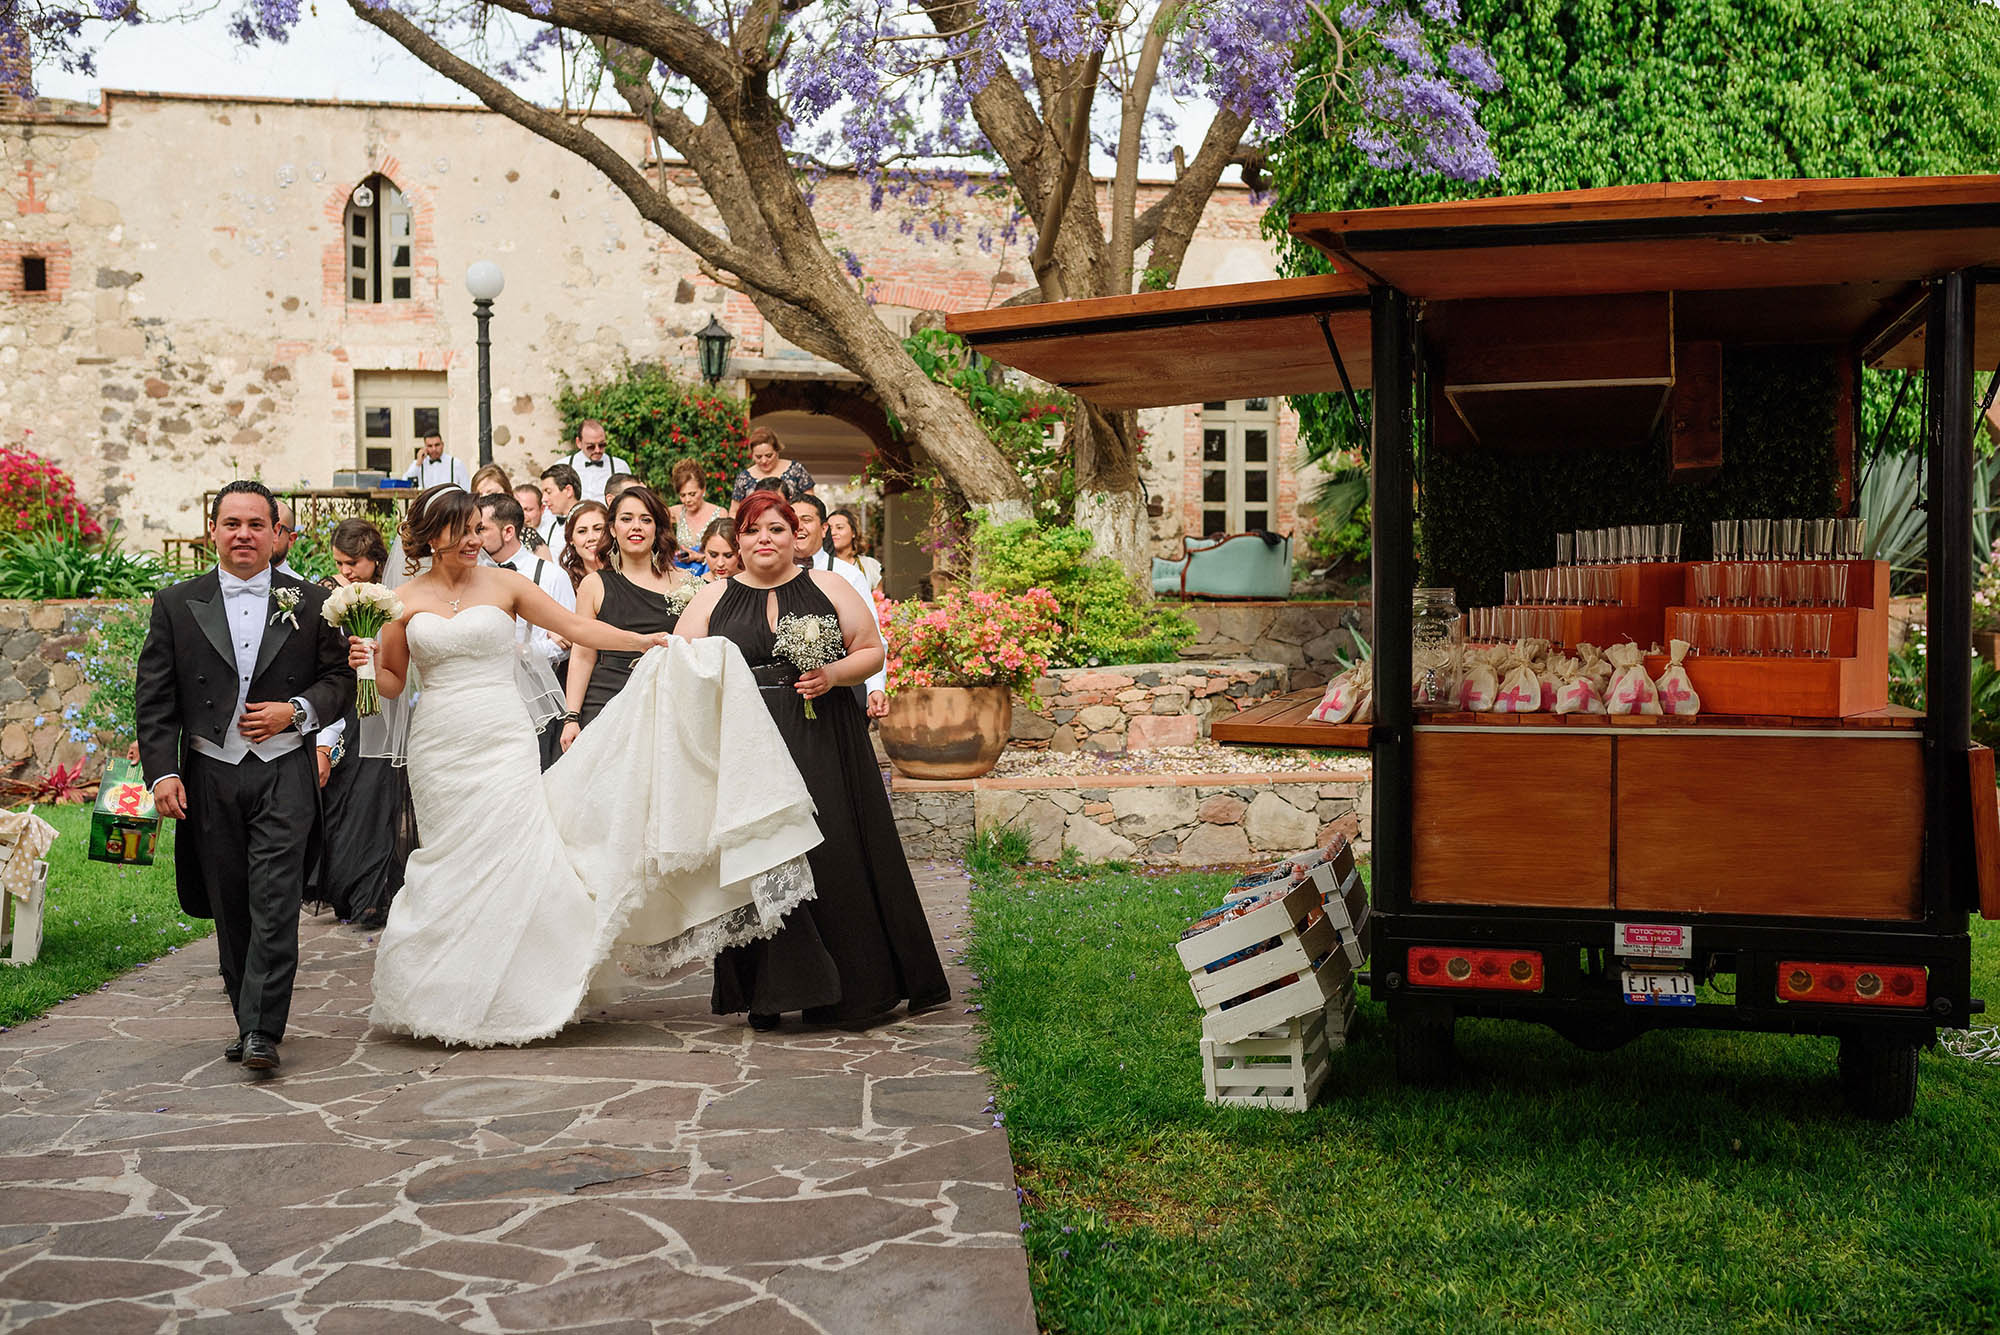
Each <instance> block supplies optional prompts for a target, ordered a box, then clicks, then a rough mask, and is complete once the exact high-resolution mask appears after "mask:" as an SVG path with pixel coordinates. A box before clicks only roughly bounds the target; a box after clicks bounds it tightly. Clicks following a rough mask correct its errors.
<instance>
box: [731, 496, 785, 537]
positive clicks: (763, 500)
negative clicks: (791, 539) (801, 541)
mask: <svg viewBox="0 0 2000 1335" xmlns="http://www.w3.org/2000/svg"><path fill="white" fill-rule="evenodd" d="M773 510H776V511H777V512H778V517H779V518H780V519H782V520H784V521H785V527H786V528H788V529H790V530H792V532H794V533H796V532H798V531H799V512H798V511H797V510H794V509H793V508H792V505H791V502H790V501H787V500H786V499H785V493H783V492H782V491H753V492H751V493H750V494H749V495H748V496H745V497H744V498H743V504H741V505H739V506H737V507H736V531H737V533H738V534H743V533H748V532H749V531H750V526H751V525H752V524H754V523H756V522H757V521H758V520H760V519H762V518H763V517H764V516H765V515H766V514H768V513H770V512H771V511H773Z"/></svg>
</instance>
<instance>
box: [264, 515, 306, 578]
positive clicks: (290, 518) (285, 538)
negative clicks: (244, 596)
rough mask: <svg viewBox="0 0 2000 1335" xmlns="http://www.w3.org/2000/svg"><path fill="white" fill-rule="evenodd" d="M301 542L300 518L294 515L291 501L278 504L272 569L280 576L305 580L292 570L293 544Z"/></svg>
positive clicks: (273, 538)
mask: <svg viewBox="0 0 2000 1335" xmlns="http://www.w3.org/2000/svg"><path fill="white" fill-rule="evenodd" d="M298 540H299V517H298V515H297V514H295V513H293V511H292V505H291V502H290V501H279V502H278V524H277V527H276V528H273V529H272V530H271V569H273V570H275V571H277V572H278V573H279V574H280V575H290V576H291V577H292V578H293V579H304V578H305V577H304V576H303V575H301V574H299V572H298V571H296V570H294V569H292V562H291V555H292V544H293V543H295V542H297V541H298Z"/></svg>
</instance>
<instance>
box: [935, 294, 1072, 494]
mask: <svg viewBox="0 0 2000 1335" xmlns="http://www.w3.org/2000/svg"><path fill="white" fill-rule="evenodd" d="M903 349H904V350H905V351H906V352H908V353H909V354H910V357H911V359H912V360H913V361H915V362H916V364H917V365H918V366H919V367H920V368H921V369H922V370H923V373H924V374H925V375H927V376H929V377H930V378H931V379H932V380H935V381H936V382H937V383H938V384H940V385H943V386H945V387H946V388H947V389H950V390H952V391H953V392H954V393H956V394H957V395H958V396H959V397H960V398H961V399H963V400H965V403H966V406H967V407H969V408H971V409H972V411H973V412H974V413H976V414H978V416H979V422H980V425H982V426H984V427H985V428H986V434H987V435H988V436H991V437H992V438H993V443H994V444H995V445H997V446H999V447H1000V452H1001V453H1002V454H1004V455H1006V456H1007V461H1008V462H1009V463H1011V464H1012V465H1013V466H1014V472H1015V474H1016V475H1017V476H1019V478H1020V479H1021V481H1022V483H1023V484H1024V485H1025V486H1026V487H1027V488H1028V493H1029V503H1030V504H1031V505H1032V506H1033V512H1034V516H1035V518H1036V519H1038V520H1040V521H1041V522H1042V523H1044V524H1067V523H1069V522H1070V520H1071V519H1072V518H1073V517H1074V516H1075V514H1076V456H1075V454H1074V453H1073V452H1072V451H1071V449H1070V447H1069V442H1068V441H1067V440H1066V439H1064V437H1063V436H1062V435H1061V434H1059V433H1058V432H1057V431H1056V429H1055V428H1056V425H1057V423H1059V422H1061V421H1062V420H1063V418H1064V417H1065V416H1067V415H1068V413H1069V411H1070V410H1071V408H1073V407H1074V406H1075V402H1076V401H1075V400H1074V399H1072V398H1071V397H1070V396H1069V395H1067V394H1064V393H1062V392H1061V391H1057V390H1047V389H1040V390H1031V389H1027V388H1024V387H1022V386H1020V385H1017V384H1014V383H1013V382H1011V381H1009V380H1007V379H1006V378H1005V377H1001V376H995V375H993V374H992V371H993V363H991V362H989V361H986V360H985V359H984V358H982V357H981V356H979V354H978V353H976V352H974V351H973V350H972V347H971V345H970V344H968V343H967V342H966V341H965V340H964V339H963V338H960V337H959V336H958V335H957V334H952V333H947V332H945V331H944V330H942V329H920V330H918V331H917V332H916V333H914V334H911V335H910V336H909V337H908V338H906V339H904V340H903Z"/></svg>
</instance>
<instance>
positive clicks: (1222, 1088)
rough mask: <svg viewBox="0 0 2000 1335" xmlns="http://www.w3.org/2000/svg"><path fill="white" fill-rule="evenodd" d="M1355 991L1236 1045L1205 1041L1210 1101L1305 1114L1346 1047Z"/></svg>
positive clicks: (1342, 992)
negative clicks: (1339, 1049)
mask: <svg viewBox="0 0 2000 1335" xmlns="http://www.w3.org/2000/svg"><path fill="white" fill-rule="evenodd" d="M1353 1019H1354V988H1353V986H1352V985H1351V984H1349V985H1347V986H1343V987H1342V988H1340V989H1339V991H1338V992H1337V993H1336V995H1335V996H1333V997H1331V998H1329V999H1328V1001H1327V1003H1326V1005H1325V1006H1324V1007H1321V1008H1319V1009H1316V1010H1311V1011H1308V1012H1306V1013H1305V1014H1304V1015H1295V1016H1293V1017H1292V1018H1291V1019H1289V1020H1286V1021H1285V1022H1284V1023H1283V1024H1281V1025H1278V1026H1276V1027H1274V1028H1271V1029H1267V1030H1265V1031H1263V1032H1261V1033H1257V1034H1252V1035H1250V1036H1249V1037H1247V1038H1242V1039H1237V1040H1235V1041H1234V1042H1221V1041H1218V1040H1216V1039H1213V1038H1204V1039H1203V1040H1202V1041H1201V1078H1202V1084H1203V1086H1204V1087H1205V1089H1206V1090H1207V1098H1208V1101H1209V1102H1210V1103H1217V1104H1226V1105H1229V1106H1232V1107H1240V1108H1281V1109H1284V1110H1287V1111H1290V1112H1304V1111H1305V1110H1306V1109H1307V1108H1310V1107H1311V1106H1312V1103H1313V1100H1314V1099H1316V1098H1318V1097H1319V1092H1320V1090H1321V1089H1322V1088H1324V1087H1325V1085H1326V1080H1327V1075H1328V1073H1329V1071H1330V1070H1331V1069H1332V1060H1333V1058H1332V1052H1333V1049H1334V1048H1337V1047H1345V1046H1346V1044H1347V1032H1348V1029H1349V1027H1350V1025H1351V1024H1352V1023H1353Z"/></svg>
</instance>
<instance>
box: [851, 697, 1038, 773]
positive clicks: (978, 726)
mask: <svg viewBox="0 0 2000 1335" xmlns="http://www.w3.org/2000/svg"><path fill="white" fill-rule="evenodd" d="M1013 724H1014V694H1013V692H1012V691H1010V690H1008V688H1006V687H1005V686H931V687H927V688H924V689H921V690H910V691H898V692H896V693H895V694H894V695H892V696H890V697H889V712H888V714H887V715H886V716H885V717H884V718H883V719H882V749H883V750H884V751H887V752H888V753H889V763H890V764H891V765H894V766H895V767H896V772H897V773H899V774H905V775H908V776H909V777H910V778H912V779H976V778H978V777H979V776H980V775H982V774H984V773H986V772H987V771H988V770H990V769H992V768H993V766H994V765H995V764H996V763H997V762H998V761H999V759H1000V753H1001V751H1003V750H1005V749H1006V746H1007V734H1008V732H1009V730H1011V729H1012V727H1013Z"/></svg>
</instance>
